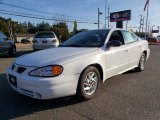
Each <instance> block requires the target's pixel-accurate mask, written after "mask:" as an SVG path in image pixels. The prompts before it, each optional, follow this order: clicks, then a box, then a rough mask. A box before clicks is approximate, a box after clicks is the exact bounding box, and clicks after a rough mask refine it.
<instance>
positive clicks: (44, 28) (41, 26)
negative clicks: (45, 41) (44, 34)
mask: <svg viewBox="0 0 160 120" xmlns="http://www.w3.org/2000/svg"><path fill="white" fill-rule="evenodd" d="M50 29H51V26H50V24H49V23H45V22H44V21H42V23H39V24H37V30H38V31H49V30H50Z"/></svg>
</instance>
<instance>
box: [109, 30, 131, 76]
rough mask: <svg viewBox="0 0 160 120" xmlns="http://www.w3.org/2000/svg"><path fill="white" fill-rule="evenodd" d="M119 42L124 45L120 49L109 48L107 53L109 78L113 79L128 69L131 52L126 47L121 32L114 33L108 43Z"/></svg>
mask: <svg viewBox="0 0 160 120" xmlns="http://www.w3.org/2000/svg"><path fill="white" fill-rule="evenodd" d="M112 40H118V41H120V42H121V43H122V45H120V46H118V47H111V46H108V49H107V52H106V64H107V73H106V74H107V76H108V77H111V76H114V75H117V74H120V73H122V72H124V71H125V70H127V69H128V59H129V52H128V51H129V50H128V47H127V45H125V42H124V38H123V36H122V33H121V31H119V30H117V31H114V32H113V33H112V34H111V36H110V39H109V41H108V42H110V41H112Z"/></svg>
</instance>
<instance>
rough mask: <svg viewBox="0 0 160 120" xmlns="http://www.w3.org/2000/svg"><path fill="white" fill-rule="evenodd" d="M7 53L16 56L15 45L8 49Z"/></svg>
mask: <svg viewBox="0 0 160 120" xmlns="http://www.w3.org/2000/svg"><path fill="white" fill-rule="evenodd" d="M9 54H10V55H11V56H13V57H15V56H16V47H15V46H13V47H12V48H11V49H10V50H9Z"/></svg>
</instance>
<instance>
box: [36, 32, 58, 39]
mask: <svg viewBox="0 0 160 120" xmlns="http://www.w3.org/2000/svg"><path fill="white" fill-rule="evenodd" d="M35 38H55V36H54V34H53V33H52V32H40V33H37V34H36V36H35Z"/></svg>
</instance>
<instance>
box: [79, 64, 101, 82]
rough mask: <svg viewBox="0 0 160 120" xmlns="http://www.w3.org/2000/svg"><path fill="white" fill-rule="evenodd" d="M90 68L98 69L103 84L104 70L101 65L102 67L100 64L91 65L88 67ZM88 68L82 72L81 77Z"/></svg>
mask: <svg viewBox="0 0 160 120" xmlns="http://www.w3.org/2000/svg"><path fill="white" fill-rule="evenodd" d="M89 66H94V67H95V68H97V69H98V71H99V74H100V79H101V82H103V69H102V67H101V65H100V64H91V65H88V66H87V67H89ZM87 67H85V68H84V69H83V71H82V73H81V75H80V77H81V76H82V74H83V72H84V70H85V69H86V68H87Z"/></svg>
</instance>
